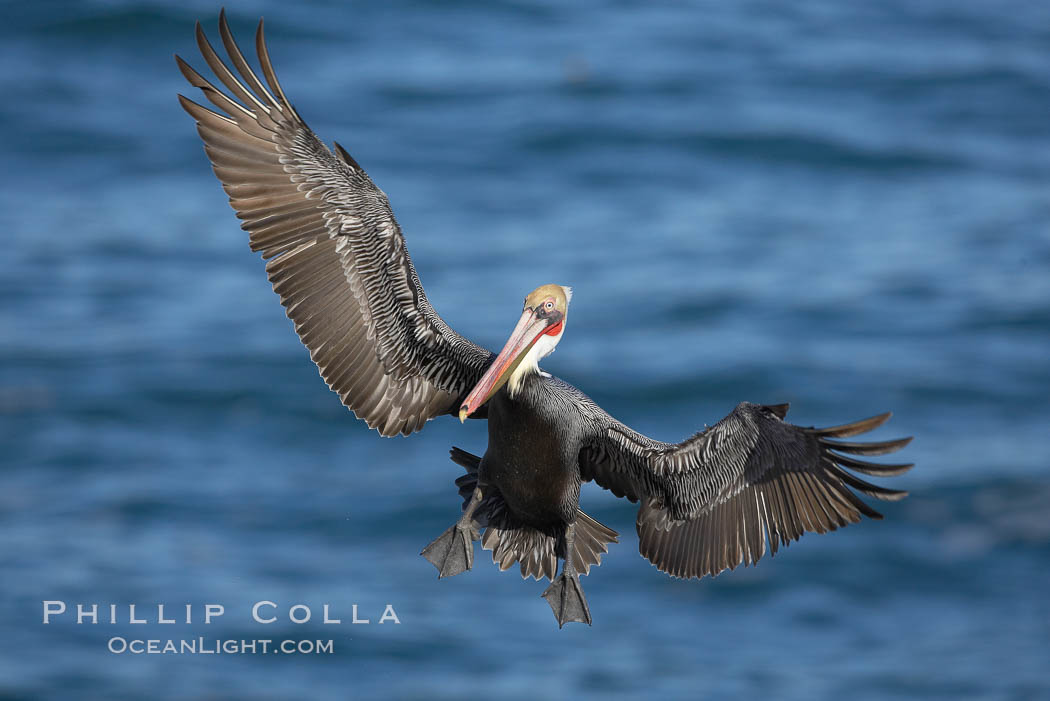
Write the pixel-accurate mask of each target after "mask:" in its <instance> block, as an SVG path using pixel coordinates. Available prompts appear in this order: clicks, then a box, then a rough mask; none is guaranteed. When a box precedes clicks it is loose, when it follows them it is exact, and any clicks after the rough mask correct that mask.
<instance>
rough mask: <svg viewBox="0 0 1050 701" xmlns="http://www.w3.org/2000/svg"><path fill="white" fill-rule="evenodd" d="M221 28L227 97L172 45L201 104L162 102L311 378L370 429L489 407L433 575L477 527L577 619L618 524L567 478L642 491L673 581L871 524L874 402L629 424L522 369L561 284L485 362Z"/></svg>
mask: <svg viewBox="0 0 1050 701" xmlns="http://www.w3.org/2000/svg"><path fill="white" fill-rule="evenodd" d="M219 33H220V36H221V38H222V43H223V46H224V47H225V49H226V53H227V54H228V56H229V61H230V64H232V66H233V69H235V70H236V73H235V72H234V70H231V68H229V67H228V66H227V65H226V64H225V63H223V61H222V59H221V58H220V57H219V56H218V54H217V53H216V52H215V50H214V49H213V48H212V47H211V45H210V44H209V43H208V40H207V38H206V37H205V35H204V32H203V31H202V30H201V26H200V24H199V23H198V24H197V44H198V46H199V47H200V51H201V54H202V55H203V57H204V60H205V61H206V62H207V63H208V65H209V66H210V67H211V69H212V71H214V73H215V75H216V76H217V77H218V79H219V81H220V82H221V83H222V84H223V85H224V86H225V87H226V89H227V90H228V91H229V94H226V93H224V92H223V91H222V90H220V89H219V88H217V87H216V86H215V85H213V84H212V83H210V82H208V81H207V80H206V79H205V78H203V77H202V76H201V75H200V74H198V73H197V72H196V71H195V70H193V68H191V67H190V66H189V65H188V64H187V63H186V62H185V61H183V60H182V59H181V58H179V57H178V56H176V57H175V58H176V61H177V62H178V66H179V68H180V69H181V71H182V73H183V75H184V76H185V77H186V79H187V80H188V81H189V82H190V84H191V85H193V86H194V87H197V88H200V89H201V91H202V93H203V94H204V97H205V98H206V99H207V100H208V101H210V102H211V103H212V105H214V106H215V107H216V108H218V110H219V111H218V112H216V111H212V110H210V109H207V108H205V107H202V106H201V105H199V104H197V103H195V102H192V101H191V100H188V99H187V98H185V97H183V96H182V95H179V100H180V102H181V103H182V106H183V107H184V108H185V109H186V111H187V112H189V113H190V115H192V116H193V118H194V119H195V120H196V121H197V131H198V133H199V134H200V136H201V138H202V139H203V140H204V149H205V151H206V152H207V154H208V157H209V159H210V160H211V163H212V166H213V168H214V171H215V174H216V175H217V176H218V178H219V180H220V181H221V182H222V186H223V188H224V189H225V190H226V193H227V194H228V195H229V198H230V204H231V205H232V207H233V209H234V211H236V213H237V216H238V217H239V218H240V219H242V220H243V224H242V225H241V226H242V228H243V229H245V230H246V231H247V232H248V233H249V235H250V242H251V248H252V250H253V251H260V252H261V253H262V256H263V258H265V259H267V260H268V263H267V264H266V272H267V275H268V276H269V279H270V282H271V283H272V284H273V289H274V291H275V292H276V293H277V294H278V295H279V296H280V298H281V304H283V305H284V307H285V309H286V310H287V313H288V316H289V317H290V318H291V319H292V321H293V322H294V323H295V331H296V333H298V334H299V338H300V340H301V341H302V342H303V344H304V345H305V346H306V347H307V348H308V349H309V351H310V357H311V358H312V359H313V361H314V362H315V363H316V364H317V367H318V368H319V369H320V373H321V377H323V378H324V381H325V382H326V383H327V384H328V386H329V387H330V388H331V389H332V390H333V391H335V392H336V393H337V394H338V395H339V398H340V399H341V400H342V402H343V404H345V405H346V406H347V407H349V408H350V410H351V411H353V412H354V414H355V415H356V416H357V417H358V418H360V419H363V420H364V421H365V422H366V423H367V424H368V426H369V427H371V428H374V429H376V430H377V431H379V433H380V434H381V435H383V436H394V435H397V434H399V433H401V434H406V435H407V434H410V433H412V432H413V431H418V430H419V429H421V428H422V427H423V425H424V424H425V423H426V422H427V421H429V420H430V419H432V418H434V417H437V416H444V415H451V416H458V417H459V418H460V420H461V421H462V420H464V419H466V418H467V417H474V418H479V419H488V438H489V443H488V448H487V449H486V451H485V455H484V457H481V458H478V457H476V456H474V455H471V454H470V453H467V452H465V451H462V450H459V449H458V448H453V449H452V451H451V455H452V459H453V460H454V461H455V462H457V463H458V464H460V465H462V466H463V467H465V468H466V469H467V474H466V475H464V476H462V477H460V478H459V479H458V480H457V481H456V483H457V485H458V486H459V488H460V494H461V495H462V496H463V498H464V506H463V512H462V516H461V517H460V518H459V520H458V521H457V522H456V523H455V524H454V525H453V526H452V527H451V528H449V529H448V530H447V531H446V532H445V533H444V534H442V535H441V536H440V537H439V538H438V539H437V540H435V541H434V542H433V543H431V544H430V545H428V546H427V547H426V548H425V549H424V550H423V553H422V554H423V555H424V556H425V557H426V558H427V559H428V560H429V561H430V562H431V563H433V564H434V565H435V566H436V567H437V569H438V572H439V577H446V576H450V575H455V574H459V573H460V572H463V571H465V570H468V569H470V568H471V566H472V565H473V559H474V554H473V553H474V548H473V541H475V540H478V539H480V540H481V543H482V547H483V548H484V549H486V550H491V551H492V556H493V560H494V561H495V562H496V563H497V564H499V566H500V568H501V569H507V568H509V567H511V566H512V565H513V564H515V563H518V564H519V565H520V568H521V574H522V576H523V577H525V578H528V577H529V576H532V577H535V578H536V579H537V580H539V579H541V578H543V577H547V578H549V579H550V580H551V582H552V583H551V585H550V586H549V587H548V589H547V590H546V591H545V592H544V594H543V596H544V598H546V599H547V601H548V602H549V603H550V605H551V608H552V609H553V610H554V614H555V616H556V618H557V620H558V624H559V625H563V624H564V623H565V622H567V621H583V622H587V623H590V621H591V615H590V611H589V609H588V606H587V602H586V599H585V598H584V596H583V590H582V589H581V587H580V581H579V575H580V574H581V573H582V574H587V573H588V571H589V570H590V567H591V565H595V564H599V560H600V557H601V555H602V554H603V553H605V552H606V551H607V546H608V544H609V543H615V542H617V540H616V538H617V534H616V532H615V531H613V530H612V529H610V528H608V527H606V526H604V525H602V524H601V523H598V522H597V521H595V520H594V519H593V518H591V517H589V516H587V515H586V514H585V513H583V512H582V511H580V508H579V495H580V485H581V484H582V483H583V482H589V481H591V480H593V481H594V482H597V483H598V484H599V485H600V486H602V487H604V488H605V489H608V490H610V491H611V492H612V493H613V494H615V495H617V496H619V497H627V498H628V499H630V500H631V501H632V502H640V503H641V506H640V508H639V510H638V517H637V523H636V526H637V530H638V536H639V540H640V550H641V553H642V555H643V556H645V557H646V558H647V559H648V560H649V561H650V562H652V563H653V564H654V565H655V566H656V567H657V568H658V569H660V570H662V571H664V572H667V573H668V574H670V575H671V576H674V577H698V578H699V577H702V576H704V575H712V576H713V575H716V574H718V573H719V572H721V571H722V570H724V569H727V568H728V569H733V568H735V567H736V566H737V565H740V564H741V563H744V564H754V563H755V562H757V561H758V559H759V558H760V557H762V555H763V554H764V553H765V550H766V542H767V541H768V543H769V548H770V550H771V552H772V553H773V554H775V553H776V551H777V548H778V547H779V546H780V545H787V544H788V543H789V542H790V541H792V540H797V539H798V538H799V537H800V536H801V535H802V533H803V532H805V531H815V532H817V533H825V532H827V531H831V530H835V529H836V528H839V527H840V526H845V525H846V524H849V523H855V522H858V521H860V519H861V515H864V516H868V517H870V518H881V515H880V514H879V513H878V512H876V511H875V510H873V509H872V508H871V507H870V506H868V505H867V504H866V503H865V502H863V501H861V499H860V498H858V497H857V496H856V494H854V492H853V491H852V490H856V491H858V492H861V493H862V494H866V495H868V496H871V497H875V498H877V499H888V500H896V499H900V498H902V497H903V496H905V494H906V493H905V492H901V491H895V490H890V489H886V488H883V487H880V486H876V485H873V484H869V483H868V482H865V481H863V480H861V479H859V478H857V477H855V476H854V475H853V474H851V473H850V472H848V471H847V470H846V469H845V468H849V469H850V470H853V471H856V472H861V473H866V474H871V475H879V476H889V475H897V474H900V473H902V472H904V471H905V470H907V469H908V468H909V467H911V465H884V464H883V465H880V464H874V463H870V462H865V461H862V460H859V459H857V458H855V457H851V456H853V455H861V456H866V455H880V454H884V453H889V452H892V451H895V450H897V449H899V448H901V447H902V446H904V445H905V444H907V443H908V441H909V440H910V439H908V438H905V439H901V440H892V441H883V442H878V443H858V442H852V441H846V440H840V439H842V438H848V437H850V436H854V435H856V434H860V433H864V432H866V431H869V430H871V429H873V428H875V427H877V426H879V425H880V424H882V423H883V422H884V421H886V420H887V419H888V418H889V416H890V415H889V414H882V415H880V416H875V417H872V418H870V419H864V420H862V421H856V422H853V423H848V424H844V425H841V426H835V427H832V428H823V429H816V428H812V427H811V428H803V427H800V426H795V425H792V424H789V423H786V422H785V421H784V417H785V414H786V413H787V409H788V406H787V405H786V404H779V405H773V406H760V405H756V404H750V403H747V402H744V403H742V404H739V405H738V406H737V407H736V408H735V409H733V411H732V412H731V413H730V414H729V415H728V416H726V417H725V418H724V419H722V420H721V421H719V422H718V423H717V424H715V425H714V426H711V427H710V428H707V429H705V430H703V431H700V432H699V433H697V434H696V435H694V436H692V437H691V438H688V439H686V440H684V441H682V442H681V443H663V442H661V441H656V440H653V439H651V438H647V437H646V436H643V435H641V434H640V433H637V432H636V431H633V430H631V429H630V428H628V427H627V426H626V425H624V424H622V423H620V422H619V421H617V420H616V419H614V418H612V417H611V416H609V415H608V414H607V413H605V412H604V411H603V410H602V409H601V408H600V407H598V406H597V405H596V404H595V403H594V402H593V401H591V400H590V399H589V398H588V397H587V396H586V395H584V394H583V393H582V392H580V391H579V390H577V389H576V388H575V387H573V386H572V385H569V384H567V383H565V382H563V381H561V380H559V379H558V378H556V377H552V376H550V375H548V374H547V373H545V372H543V371H541V370H540V368H539V361H540V360H542V359H543V358H544V357H545V356H546V355H548V354H550V353H551V352H552V351H553V350H554V348H555V346H557V344H558V342H559V341H560V340H561V339H562V337H563V336H564V335H565V326H566V320H567V315H568V311H569V303H570V302H571V300H572V291H571V290H570V288H568V287H564V286H561V285H543V286H541V287H538V288H536V289H535V290H533V291H532V292H531V293H530V294H529V295H528V296H527V297H526V298H525V303H524V305H523V309H522V313H521V317H520V319H519V320H518V323H517V325H516V326H515V327H514V330H513V332H512V333H511V336H510V339H509V340H508V341H507V344H506V346H505V347H504V348H503V350H502V351H501V352H500V353H499V354H498V355H494V354H492V353H490V352H489V351H487V350H485V349H483V348H481V347H479V346H477V345H475V344H474V343H471V342H470V341H468V340H467V339H465V338H463V337H462V336H460V335H459V334H457V333H456V332H455V331H453V330H452V329H451V328H449V326H448V325H447V324H446V323H445V322H444V321H443V320H442V319H441V317H440V316H438V314H437V313H436V312H435V311H434V309H433V308H432V307H431V306H430V303H429V302H428V301H427V297H426V294H425V293H424V292H423V287H422V285H421V284H420V281H419V277H418V276H417V275H416V271H415V269H414V268H413V266H412V261H411V259H410V258H409V256H408V251H407V249H406V248H405V240H404V238H403V236H402V233H401V229H400V227H399V226H398V224H397V220H396V219H395V218H394V214H393V212H392V211H391V209H390V204H389V202H388V201H387V198H386V195H385V194H383V192H382V191H381V190H380V189H379V188H377V187H376V186H375V185H374V184H373V183H372V181H371V179H369V177H368V176H367V175H366V174H365V171H364V170H363V169H362V168H361V166H360V165H358V163H357V161H355V160H354V159H353V158H352V157H351V156H350V154H348V153H347V152H346V151H345V150H344V149H343V148H342V147H341V146H339V144H335V150H334V152H333V151H331V150H329V149H328V148H327V147H326V146H325V145H324V144H323V143H322V142H321V141H320V140H319V139H318V138H317V136H315V135H314V133H313V132H312V131H311V130H310V129H309V127H307V126H306V123H305V122H304V121H303V120H302V118H301V117H300V116H299V114H298V113H297V112H296V110H295V108H294V107H293V106H292V103H291V102H290V101H289V100H288V98H287V97H286V96H285V93H284V90H283V89H282V88H281V85H280V84H279V83H278V82H277V76H276V75H275V74H274V71H273V67H272V65H271V63H270V57H269V55H268V53H267V50H266V44H265V41H264V39H263V23H262V22H261V21H260V22H259V27H258V30H257V32H256V38H255V46H256V51H257V52H258V56H259V63H260V65H261V68H262V76H263V79H264V80H265V83H264V82H263V81H262V80H260V78H259V77H258V75H257V74H256V73H255V72H254V71H253V70H252V69H251V67H250V66H249V64H248V62H247V61H246V60H245V58H244V56H243V54H242V53H241V51H240V49H239V48H238V47H237V44H236V43H235V42H234V39H233V35H232V34H231V32H230V29H229V26H228V25H227V23H226V18H225V16H224V15H220V17H219ZM482 529H484V534H482ZM559 559H560V560H562V561H563V565H562V570H561V573H560V574H558V573H557V566H558V560H559ZM556 575H557V576H556Z"/></svg>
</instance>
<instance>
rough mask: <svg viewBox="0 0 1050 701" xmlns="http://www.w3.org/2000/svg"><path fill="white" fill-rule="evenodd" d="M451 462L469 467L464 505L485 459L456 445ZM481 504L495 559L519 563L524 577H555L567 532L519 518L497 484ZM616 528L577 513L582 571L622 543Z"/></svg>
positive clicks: (487, 488)
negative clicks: (511, 509) (546, 529)
mask: <svg viewBox="0 0 1050 701" xmlns="http://www.w3.org/2000/svg"><path fill="white" fill-rule="evenodd" d="M450 456H451V458H452V461H453V462H455V463H456V464H457V465H461V466H462V467H464V468H465V469H466V470H467V474H465V475H462V476H461V477H460V478H459V479H457V480H456V486H457V487H459V494H460V496H461V497H462V498H463V506H464V508H465V507H466V505H467V502H469V501H470V498H471V496H472V495H473V494H474V489H475V488H476V487H477V484H478V468H479V466H480V465H481V458H479V457H477V456H476V455H471V454H470V453H468V452H466V451H465V450H460V449H459V448H453V449H452V450H451V451H450ZM482 491H483V497H482V500H481V504H479V505H478V508H477V510H476V511H475V512H474V520H475V521H477V523H478V526H479V528H484V529H485V532H484V534H483V535H482V537H481V547H482V548H484V549H485V550H489V551H491V552H492V561H493V562H495V563H496V564H497V565H499V568H500V569H501V570H507V569H510V567H511V566H513V565H514V563H515V562H517V563H518V564H519V566H520V568H521V576H522V578H523V579H528V578H529V577H534V578H535V579H543V578H544V577H546V578H548V579H550V580H551V581H553V580H554V576H555V575H556V574H557V572H558V558H559V557H565V542H564V537H563V535H562V534H558V533H548V532H546V531H543V530H540V529H538V528H535V527H533V526H529V525H526V524H524V523H522V522H521V521H520V520H518V519H517V518H516V517H515V516H514V514H512V513H511V512H510V510H509V509H508V508H507V503H506V502H505V501H504V500H503V495H502V494H500V492H499V490H498V489H497V488H496V487H495V486H494V485H484V486H483V487H482ZM617 536H618V534H617V533H616V531H614V530H613V529H611V528H609V527H608V526H606V525H603V524H602V523H600V522H598V521H596V520H595V519H593V518H591V517H590V516H588V515H587V514H585V513H583V511H579V510H577V512H576V539H575V542H574V544H573V564H574V565H575V566H576V569H577V570H578V571H579V572H580V573H581V574H587V573H589V572H590V569H591V566H592V565H600V564H601V556H602V555H603V554H605V553H607V552H608V551H609V544H610V543H618V542H619V540H618V538H617Z"/></svg>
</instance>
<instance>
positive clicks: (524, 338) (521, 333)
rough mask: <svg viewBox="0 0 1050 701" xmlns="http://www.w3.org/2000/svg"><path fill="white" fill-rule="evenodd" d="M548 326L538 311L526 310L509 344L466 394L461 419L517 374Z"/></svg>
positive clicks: (475, 409)
mask: <svg viewBox="0 0 1050 701" xmlns="http://www.w3.org/2000/svg"><path fill="white" fill-rule="evenodd" d="M546 328H547V322H546V321H545V320H543V319H537V318H536V312H535V311H533V310H532V309H525V311H523V312H522V313H521V318H520V319H518V325H517V326H515V327H514V331H512V332H511V334H510V338H509V339H507V345H505V346H503V350H501V351H500V352H499V355H498V356H496V359H495V360H494V361H493V362H492V365H490V366H489V369H488V372H486V373H485V375H484V377H482V378H481V380H480V381H479V382H478V384H477V385H476V386H475V387H474V389H472V390H471V391H470V394H468V395H467V398H466V400H465V401H464V402H463V405H462V406H461V407H460V408H459V420H460V421H466V420H467V417H468V416H470V415H471V414H473V413H474V412H475V411H477V410H478V407H480V406H481V405H482V404H484V403H485V402H487V401H488V400H489V398H490V397H491V396H492V395H494V394H495V393H496V392H497V391H498V390H499V388H500V387H502V386H503V385H505V384H506V383H507V380H509V379H510V376H511V375H513V374H514V370H516V369H517V367H518V365H519V364H520V363H521V361H522V359H523V358H524V357H525V354H526V353H528V352H529V350H530V349H531V348H532V346H533V345H534V344H535V343H536V341H537V340H539V337H540V336H542V335H543V332H544V331H545V330H546Z"/></svg>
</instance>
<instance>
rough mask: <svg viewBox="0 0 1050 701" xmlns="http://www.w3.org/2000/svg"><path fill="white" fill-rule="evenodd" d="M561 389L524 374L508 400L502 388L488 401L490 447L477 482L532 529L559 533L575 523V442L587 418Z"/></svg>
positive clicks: (577, 494) (546, 378) (577, 444)
mask: <svg viewBox="0 0 1050 701" xmlns="http://www.w3.org/2000/svg"><path fill="white" fill-rule="evenodd" d="M563 387H566V385H565V384H564V383H563V382H561V381H560V380H557V379H556V378H553V377H549V376H545V375H529V376H528V377H527V378H526V379H525V382H524V384H523V386H522V388H521V391H520V392H519V393H518V394H517V395H516V396H515V397H514V398H513V399H512V398H511V397H510V395H509V393H508V392H507V389H506V387H504V388H503V389H501V390H500V391H499V392H497V393H496V394H495V395H493V397H492V399H490V400H489V403H488V423H489V444H488V448H487V450H486V451H485V456H484V458H482V461H481V470H480V473H479V474H480V480H481V482H482V483H483V484H491V485H493V486H495V487H496V488H497V489H499V491H500V493H501V494H502V495H503V499H504V500H505V501H506V503H507V507H508V509H509V510H510V511H511V513H512V514H513V515H514V516H515V517H516V518H517V519H518V520H520V521H521V522H522V523H524V524H526V525H529V526H532V527H534V528H537V529H540V530H543V531H546V532H552V531H555V530H556V531H558V532H560V530H561V529H563V528H564V527H565V526H566V525H568V524H570V523H572V522H573V521H575V520H576V513H577V509H578V505H579V497H580V482H581V480H580V464H579V455H580V441H581V436H582V434H583V431H582V430H581V429H583V427H584V425H585V422H586V419H585V418H584V417H583V416H582V415H581V413H580V411H579V408H578V406H576V405H575V404H574V403H573V402H571V401H568V398H567V396H566V394H565V392H564V390H563V389H562V388H563Z"/></svg>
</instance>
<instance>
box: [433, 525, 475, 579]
mask: <svg viewBox="0 0 1050 701" xmlns="http://www.w3.org/2000/svg"><path fill="white" fill-rule="evenodd" d="M480 537H481V534H480V533H479V532H478V530H477V527H476V526H474V524H473V522H472V521H469V520H468V522H467V523H466V524H464V523H462V522H460V523H457V524H455V525H454V526H452V527H451V528H449V529H448V530H447V531H445V532H444V533H442V534H441V535H440V536H438V538H437V540H435V541H434V542H433V543H431V544H430V545H428V546H427V547H425V548H423V552H421V553H420V555H422V556H423V557H425V558H426V559H427V560H428V561H429V562H430V564H432V565H434V567H436V568H437V570H438V579H441V578H442V577H453V576H455V575H457V574H460V573H462V572H466V571H467V570H469V569H470V568H471V567H473V566H474V543H473V542H472V541H474V540H478V539H479V538H480Z"/></svg>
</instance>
